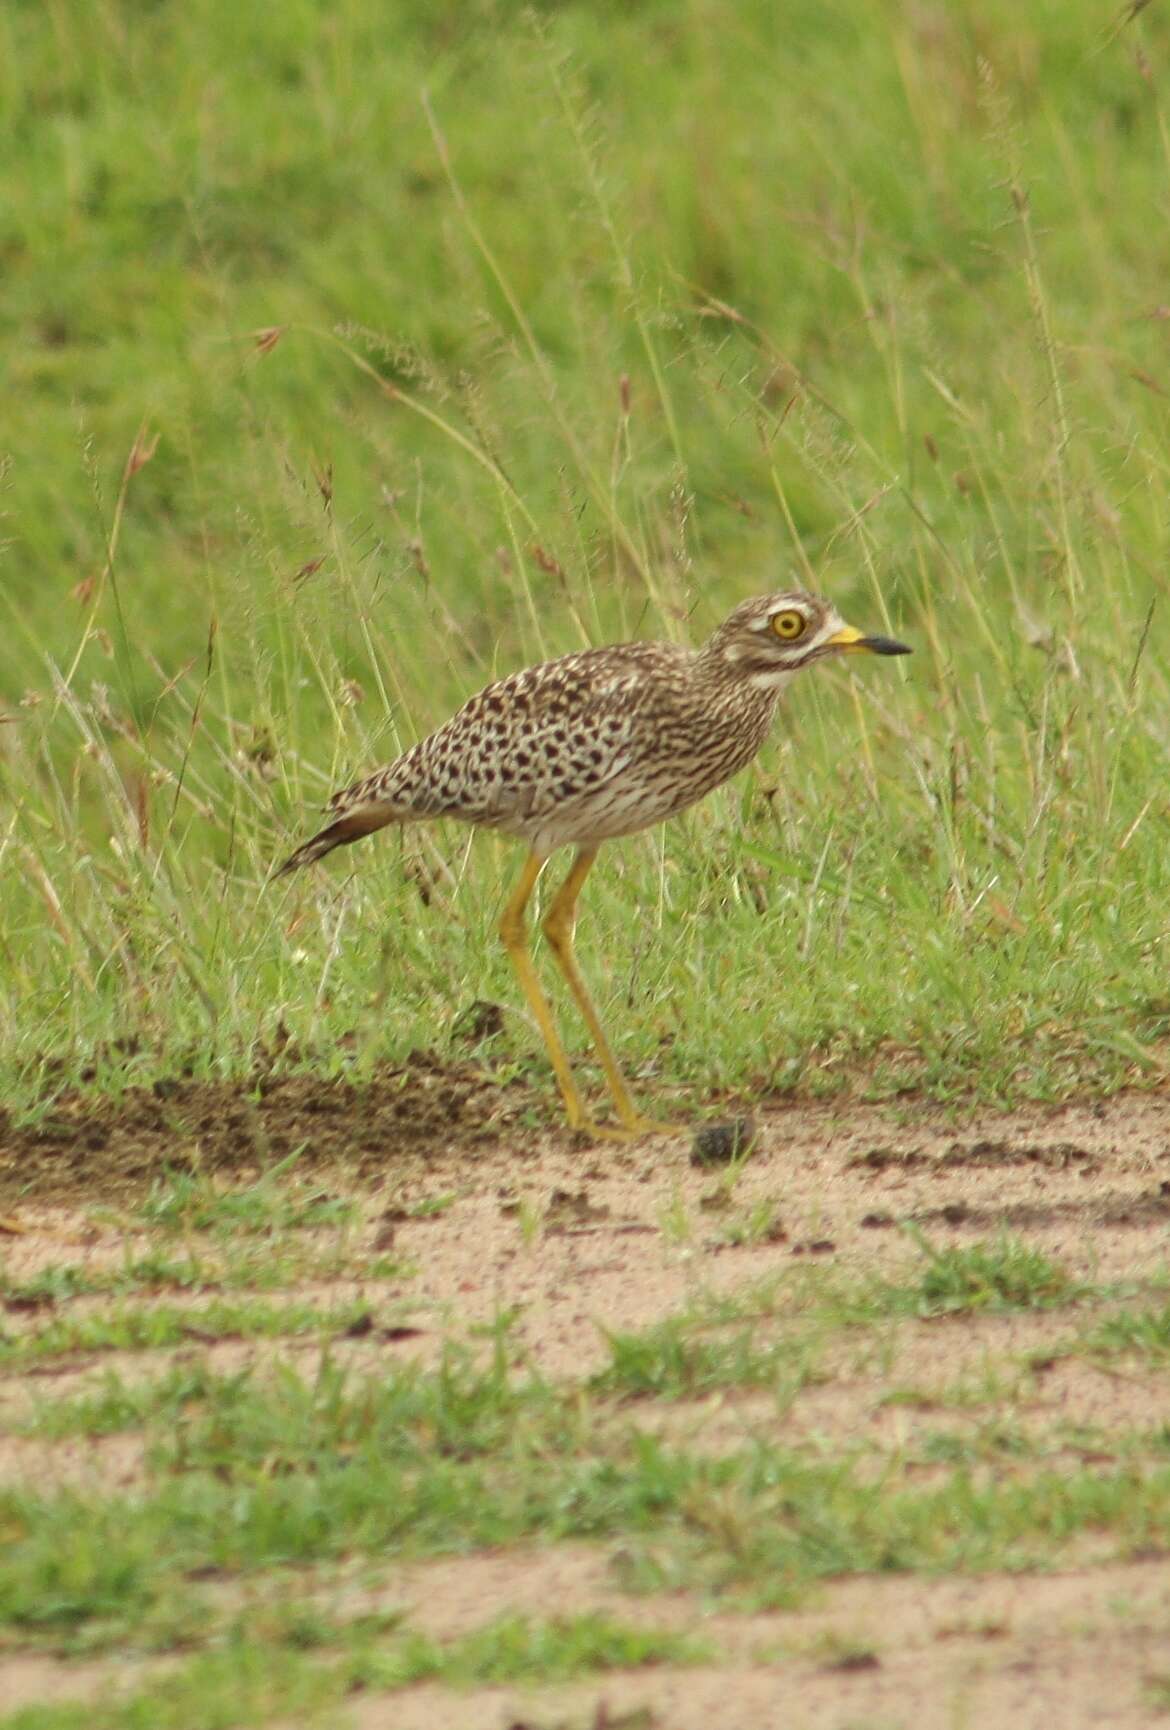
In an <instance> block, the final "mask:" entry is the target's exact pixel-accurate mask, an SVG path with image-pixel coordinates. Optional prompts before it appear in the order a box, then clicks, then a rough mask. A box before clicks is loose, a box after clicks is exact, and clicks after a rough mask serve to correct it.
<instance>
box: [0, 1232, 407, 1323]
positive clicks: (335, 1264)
mask: <svg viewBox="0 0 1170 1730" xmlns="http://www.w3.org/2000/svg"><path fill="white" fill-rule="evenodd" d="M406 1272H407V1269H406V1266H405V1264H404V1263H402V1262H400V1261H394V1260H393V1259H392V1258H391V1257H389V1256H385V1255H368V1256H362V1255H361V1254H359V1253H357V1252H356V1251H354V1250H352V1249H350V1248H348V1247H347V1246H346V1245H345V1244H344V1243H339V1244H336V1245H332V1246H329V1247H325V1248H321V1247H318V1246H314V1247H311V1248H305V1247H303V1246H301V1245H299V1244H297V1243H296V1242H295V1241H294V1242H293V1243H291V1244H288V1243H283V1244H281V1245H280V1246H279V1248H274V1246H273V1245H272V1243H271V1242H266V1243H264V1244H263V1245H262V1246H261V1245H253V1244H247V1243H246V1244H244V1245H243V1246H240V1245H239V1244H238V1243H234V1242H233V1243H230V1244H227V1245H223V1244H219V1245H216V1246H215V1247H214V1248H213V1249H211V1250H210V1251H208V1250H185V1251H184V1252H183V1253H181V1254H178V1255H174V1254H165V1253H158V1252H154V1251H152V1252H149V1253H147V1254H144V1255H129V1256H127V1257H126V1260H125V1261H124V1262H123V1263H121V1264H120V1265H119V1266H116V1267H107V1268H90V1267H79V1266H78V1265H77V1264H76V1263H75V1262H62V1263H59V1264H57V1265H55V1266H49V1267H45V1268H42V1269H41V1270H40V1271H39V1272H38V1273H35V1274H32V1275H30V1276H29V1277H28V1278H25V1279H20V1278H17V1277H14V1276H13V1275H11V1274H9V1273H8V1272H7V1271H6V1269H5V1268H4V1266H3V1263H2V1262H0V1300H2V1301H3V1303H4V1304H5V1306H6V1307H7V1308H8V1309H10V1310H15V1311H20V1310H40V1309H49V1308H52V1307H54V1306H55V1305H59V1304H62V1303H67V1302H69V1301H70V1300H71V1299H73V1298H78V1297H96V1296H104V1295H107V1294H110V1293H113V1294H117V1295H121V1296H129V1295H131V1294H132V1293H136V1292H157V1291H165V1290H168V1289H171V1290H176V1291H201V1292H206V1291H221V1290H225V1291H275V1290H280V1289H281V1288H282V1287H285V1286H290V1285H292V1284H293V1283H294V1282H296V1281H298V1280H325V1279H341V1278H348V1279H362V1280H390V1279H401V1278H403V1277H404V1275H405V1274H406Z"/></svg>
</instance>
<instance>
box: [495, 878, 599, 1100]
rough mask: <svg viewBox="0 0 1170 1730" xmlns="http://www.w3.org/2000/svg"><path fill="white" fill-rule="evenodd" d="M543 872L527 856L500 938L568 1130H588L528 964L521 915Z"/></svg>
mask: <svg viewBox="0 0 1170 1730" xmlns="http://www.w3.org/2000/svg"><path fill="white" fill-rule="evenodd" d="M543 869H544V860H543V859H540V858H538V857H537V855H536V854H535V853H530V854H529V855H528V857H527V859H526V860H525V861H524V869H523V871H521V873H520V881H519V882H518V883H517V885H516V887H515V889H514V890H513V891H512V894H511V896H510V898H509V900H508V905H507V906H506V907H505V908H504V915H503V918H502V919H501V920H500V939H501V941H502V943H503V945H504V948H505V949H506V950H507V951H508V959H509V960H510V961H511V963H512V966H513V967H514V968H515V969H516V977H517V978H518V979H519V981H520V988H521V990H522V991H523V993H524V995H525V997H526V998H527V999H528V1007H529V1008H530V1009H531V1011H532V1013H533V1015H535V1017H536V1024H537V1026H538V1027H539V1028H540V1031H541V1033H542V1034H543V1035H544V1043H545V1045H546V1046H547V1047H548V1054H549V1057H550V1059H551V1060H552V1066H553V1072H554V1074H555V1075H556V1078H557V1084H558V1086H559V1087H560V1090H561V1098H562V1099H563V1100H564V1102H565V1112H566V1114H567V1116H568V1119H569V1126H570V1128H572V1129H591V1128H592V1125H591V1124H590V1123H589V1120H588V1118H587V1117H586V1115H585V1107H584V1106H583V1105H582V1103H581V1095H580V1094H579V1093H578V1091H577V1083H576V1082H575V1081H574V1080H573V1072H572V1070H571V1069H570V1068H569V1060H568V1058H567V1057H566V1056H565V1048H564V1046H563V1045H562V1044H561V1039H560V1035H559V1033H558V1032H557V1029H556V1023H555V1022H554V1021H553V1017H552V1010H551V1009H550V1008H549V1006H548V999H547V998H546V997H545V995H544V992H543V991H542V990H541V988H540V980H539V979H538V978H537V976H536V969H535V967H534V966H533V965H532V957H531V955H530V954H529V953H528V928H527V925H526V924H525V920H524V914H525V910H526V909H527V906H528V901H529V897H530V896H531V894H532V891H533V889H534V888H535V887H536V879H537V878H538V877H539V876H540V873H541V871H542V870H543Z"/></svg>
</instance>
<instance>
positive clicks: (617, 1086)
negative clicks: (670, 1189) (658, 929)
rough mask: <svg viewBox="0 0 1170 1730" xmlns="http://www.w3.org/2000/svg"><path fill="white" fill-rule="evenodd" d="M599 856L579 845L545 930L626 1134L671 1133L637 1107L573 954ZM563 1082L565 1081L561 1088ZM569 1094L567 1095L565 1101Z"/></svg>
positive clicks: (549, 912) (669, 1126) (665, 1125)
mask: <svg viewBox="0 0 1170 1730" xmlns="http://www.w3.org/2000/svg"><path fill="white" fill-rule="evenodd" d="M596 857H597V849H596V847H582V848H581V849H580V851H579V852H578V854H577V857H576V858H575V859H574V861H573V863H572V866H571V868H570V870H569V874H568V876H567V877H566V878H565V881H564V882H563V883H562V884H561V886H560V888H559V889H558V890H557V893H556V895H555V896H554V898H553V904H552V906H551V907H550V908H549V910H548V914H547V915H546V917H545V921H544V934H545V936H546V937H547V938H548V941H549V945H550V947H551V949H552V952H553V954H554V955H555V956H556V958H557V961H558V962H559V963H560V968H561V972H562V973H563V974H564V976H565V978H566V979H567V980H568V984H569V990H570V991H571V992H572V993H573V996H574V998H575V999H576V1002H577V1007H578V1009H579V1010H580V1011H581V1014H582V1015H583V1016H584V1018H585V1025H586V1027H588V1029H589V1032H590V1036H591V1037H592V1040H593V1043H594V1045H595V1046H596V1047H597V1055H598V1057H600V1059H601V1067H602V1069H603V1070H604V1071H605V1079H606V1082H607V1083H608V1086H609V1091H610V1096H611V1097H612V1099H613V1103H614V1107H615V1109H616V1111H617V1114H618V1117H619V1118H620V1120H621V1123H622V1125H623V1128H624V1129H625V1131H626V1134H627V1135H630V1136H634V1135H646V1134H654V1133H658V1134H665V1133H669V1132H670V1130H671V1128H672V1127H673V1126H672V1125H671V1124H668V1123H655V1122H654V1121H653V1120H652V1119H651V1118H648V1117H643V1116H642V1115H641V1113H640V1112H638V1111H637V1110H636V1108H635V1106H634V1102H633V1100H632V1099H631V1098H630V1090H629V1088H628V1087H627V1086H626V1078H625V1076H624V1075H623V1074H622V1072H621V1070H620V1069H619V1068H618V1063H617V1059H616V1058H615V1056H614V1054H613V1052H612V1051H611V1050H610V1047H609V1041H608V1039H607V1038H606V1037H605V1031H604V1029H603V1028H602V1025H601V1018H600V1016H599V1015H598V1013H597V1010H596V1009H595V1007H594V1004H593V999H592V998H591V997H590V995H589V992H588V989H587V988H586V985H585V981H584V980H583V979H582V977H581V973H580V969H579V968H578V966H577V958H576V956H575V955H574V954H573V929H574V927H575V925H576V923H577V897H578V895H579V894H580V893H581V885H582V884H583V883H584V881H585V879H586V877H588V875H589V872H590V869H591V868H592V865H593V861H594V860H595V859H596ZM538 869H539V867H538ZM533 881H535V878H534V879H533ZM546 1037H547V1036H546ZM550 1049H551V1048H550ZM562 1056H563V1053H562ZM563 1086H564V1084H563V1083H562V1091H563ZM567 1097H568V1096H567V1095H566V1101H567ZM611 1133H612V1131H611Z"/></svg>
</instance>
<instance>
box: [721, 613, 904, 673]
mask: <svg viewBox="0 0 1170 1730" xmlns="http://www.w3.org/2000/svg"><path fill="white" fill-rule="evenodd" d="M705 652H706V653H707V654H708V655H710V656H712V657H714V658H715V659H716V660H718V661H721V662H722V663H723V664H724V665H725V666H726V667H727V668H728V669H729V670H731V671H733V672H734V673H735V674H736V676H737V677H738V678H740V679H744V680H747V681H749V682H750V683H751V684H753V685H757V686H759V687H760V688H762V689H768V688H769V687H772V686H779V685H781V684H782V683H783V682H784V680H785V679H786V678H787V677H788V675H789V674H791V673H795V672H797V671H798V670H799V669H800V668H801V667H807V666H809V665H810V664H811V663H812V662H813V661H822V660H825V659H826V658H827V657H828V656H830V655H851V654H860V653H863V652H864V653H868V654H871V655H908V654H910V652H911V651H910V649H909V647H908V646H907V644H905V643H898V642H895V641H894V639H893V638H892V637H874V636H866V635H865V634H864V632H862V631H859V630H857V629H855V627H854V626H853V625H847V624H846V623H845V621H844V619H843V618H842V617H841V615H840V613H838V611H837V609H836V608H835V607H834V606H833V605H832V604H831V603H830V602H829V601H825V600H822V599H821V598H820V596H819V595H810V594H808V593H806V592H805V591H804V590H803V589H793V590H790V591H788V592H787V593H784V594H776V595H758V596H756V597H755V598H754V599H753V600H750V601H743V602H741V604H740V605H739V606H738V607H736V609H735V611H734V612H733V613H732V614H731V615H730V617H729V618H727V619H725V620H724V622H723V624H722V625H720V627H719V629H718V630H717V631H716V632H715V635H714V636H713V637H712V638H711V640H710V642H709V643H708V644H707V648H706V651H705Z"/></svg>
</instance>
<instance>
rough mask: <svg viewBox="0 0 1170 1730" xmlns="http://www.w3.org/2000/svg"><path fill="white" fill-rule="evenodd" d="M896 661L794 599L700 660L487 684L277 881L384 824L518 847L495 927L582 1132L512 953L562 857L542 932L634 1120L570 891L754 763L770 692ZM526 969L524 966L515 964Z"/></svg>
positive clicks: (602, 666) (598, 661)
mask: <svg viewBox="0 0 1170 1730" xmlns="http://www.w3.org/2000/svg"><path fill="white" fill-rule="evenodd" d="M858 649H867V650H870V651H872V652H874V653H877V654H885V655H897V654H905V653H908V651H907V650H906V648H905V646H904V645H903V644H901V643H895V642H893V641H891V640H890V639H888V638H885V637H864V636H862V634H861V632H860V631H855V630H853V629H852V628H851V627H849V626H847V625H845V624H844V623H843V622H842V620H841V619H840V618H839V616H838V615H837V613H836V612H835V611H834V609H833V608H832V607H831V606H830V605H829V603H828V602H826V601H822V600H820V599H818V598H817V597H816V596H815V595H810V594H806V593H804V592H803V591H794V592H790V593H784V594H772V595H764V596H759V597H757V598H755V599H753V600H750V601H745V602H743V603H742V604H741V605H740V606H738V607H737V608H736V609H735V611H734V612H733V613H732V614H731V615H730V617H729V618H728V619H726V620H725V622H724V623H723V624H722V625H721V626H720V627H719V629H718V630H717V631H716V632H715V633H714V635H713V636H712V637H711V638H709V640H708V641H707V642H706V643H705V644H703V646H702V647H701V648H699V649H697V650H691V649H685V648H681V647H679V646H677V645H676V644H673V643H618V644H615V645H613V646H612V647H610V648H604V649H586V650H584V651H582V652H581V653H579V654H574V655H565V656H562V657H561V659H559V660H556V661H546V662H544V663H542V664H541V665H540V666H536V667H526V668H524V669H523V671H521V672H518V673H512V674H510V675H509V676H508V677H507V678H504V679H500V680H497V681H496V683H494V684H491V685H488V686H487V687H486V688H485V689H484V690H482V691H480V692H478V693H477V694H476V695H475V696H474V697H471V698H470V699H469V700H468V701H467V702H466V703H465V704H464V705H463V707H462V708H461V709H460V710H458V712H457V713H456V714H455V715H453V716H452V717H451V719H450V720H449V721H447V722H446V723H445V724H444V725H443V726H442V727H440V728H438V730H437V731H436V732H434V733H432V734H430V736H429V737H428V738H425V739H422V740H420V741H419V743H418V744H417V745H414V746H412V747H411V749H410V750H408V751H406V752H404V753H403V754H402V756H400V757H398V758H396V759H395V761H394V762H392V763H389V764H387V765H386V767H385V768H382V769H379V770H377V772H376V773H375V774H373V775H370V776H368V777H367V778H366V779H365V780H362V781H358V782H357V783H355V785H353V786H352V787H347V788H346V789H344V790H343V791H342V792H340V793H337V794H335V795H334V797H333V798H332V799H331V801H330V804H329V810H330V812H331V813H332V817H331V821H330V822H329V823H328V824H327V826H326V827H325V828H324V829H322V830H321V831H320V833H319V834H317V835H315V836H314V837H313V839H312V840H310V841H308V842H306V843H305V845H304V846H302V847H299V848H298V849H297V851H296V852H295V853H294V854H293V855H292V856H291V858H290V859H288V860H287V861H286V862H285V864H284V865H282V866H281V868H280V871H279V872H278V873H277V875H282V874H283V873H284V872H286V871H293V870H296V869H297V867H299V866H301V865H307V864H309V863H311V862H312V861H313V860H315V859H320V858H322V857H323V856H324V855H325V854H326V853H329V852H331V851H332V850H333V848H335V847H339V846H343V845H345V844H346V843H348V842H351V841H356V840H358V839H359V838H360V837H361V836H363V835H368V834H370V833H371V832H372V831H373V830H375V829H381V828H384V827H385V826H386V825H387V824H390V823H406V822H413V821H417V820H419V819H426V818H433V817H455V818H458V819H460V820H462V821H464V822H467V823H474V824H479V825H481V826H483V827H486V828H492V829H499V830H502V831H504V833H506V834H509V835H515V836H517V837H518V838H520V839H522V840H524V841H525V842H527V844H528V848H529V862H528V865H527V866H526V868H525V872H524V874H523V875H522V878H521V882H520V884H519V886H518V889H517V892H516V894H515V896H514V897H513V899H512V901H511V902H510V903H509V906H508V910H507V911H506V913H505V916H504V924H503V926H502V928H501V930H502V935H503V937H504V941H505V943H506V944H507V946H508V949H509V952H510V954H511V956H512V959H513V962H514V963H515V965H516V967H517V970H518V972H519V974H520V979H521V984H522V985H523V987H524V990H525V994H526V996H527V997H528V1000H529V1003H530V1004H531V1006H532V1008H533V1011H534V1013H535V1014H536V1017H537V1020H538V1022H539V1024H540V1027H541V1030H542V1032H543V1033H544V1036H545V1040H546V1043H547V1044H548V1046H549V1051H550V1055H551V1057H552V1060H553V1066H554V1069H555V1070H556V1073H557V1077H558V1080H559V1081H560V1084H561V1090H562V1093H563V1094H564V1096H565V1103H566V1106H567V1108H568V1113H569V1118H570V1121H571V1122H572V1123H574V1124H575V1125H577V1126H579V1127H591V1128H596V1126H592V1125H587V1123H586V1119H585V1116H584V1111H583V1108H582V1105H581V1100H580V1096H579V1094H578V1093H577V1089H576V1085H575V1083H574V1082H573V1081H572V1077H571V1075H570V1073H569V1068H568V1061H567V1059H566V1058H565V1055H564V1051H563V1049H562V1047H561V1045H560V1041H559V1038H558V1036H557V1035H556V1032H555V1029H554V1027H553V1025H552V1017H551V1011H549V1009H548V1005H547V1002H546V1001H545V999H544V996H543V993H542V992H541V990H540V987H539V985H538V983H537V982H536V978H535V973H534V972H533V970H532V964H531V960H530V958H529V957H528V954H527V949H526V947H525V945H524V924H523V917H524V909H525V906H526V904H527V900H528V896H529V895H530V893H531V890H532V887H533V884H534V883H535V881H536V877H537V875H538V874H539V871H540V868H541V866H542V865H543V863H544V861H545V860H546V859H547V858H548V856H549V854H550V853H552V852H554V851H555V850H556V849H557V848H558V847H563V846H566V845H575V846H576V847H577V848H578V849H579V853H578V857H577V860H576V862H575V864H574V866H573V869H572V871H571V872H570V873H569V876H568V878H567V879H566V882H565V885H564V886H563V888H562V890H561V892H560V894H559V895H558V896H557V898H556V899H555V900H554V903H553V907H552V909H551V911H550V914H549V917H548V919H547V920H546V924H545V930H546V933H547V935H548V936H549V938H550V941H551V942H552V946H553V949H554V952H555V953H556V954H557V957H558V960H559V961H560V963H561V966H562V968H563V970H564V971H565V974H566V977H567V979H568V982H569V985H570V988H571V989H572V991H573V994H574V996H575V997H576V999H577V1002H578V1004H579V1006H580V1007H581V1010H582V1013H583V1014H584V1015H585V1019H586V1022H587V1023H588V1025H589V1028H590V1031H591V1032H592V1034H593V1036H594V1041H595V1043H596V1044H597V1046H598V1050H599V1055H600V1056H601V1059H602V1064H603V1067H604V1068H605V1071H606V1077H607V1080H608V1082H609V1085H610V1091H611V1093H612V1095H613V1098H614V1102H615V1104H616V1106H617V1108H618V1114H619V1116H620V1117H621V1118H622V1120H623V1123H625V1124H626V1126H627V1127H628V1128H631V1129H634V1128H637V1127H638V1126H639V1125H640V1123H641V1120H640V1119H638V1117H637V1114H636V1113H635V1112H634V1110H633V1107H632V1105H631V1103H630V1100H629V1095H628V1093H627V1091H626V1089H625V1084H624V1082H623V1081H622V1079H621V1075H620V1071H619V1070H618V1069H617V1065H616V1063H615V1062H614V1060H613V1058H612V1056H611V1054H610V1053H609V1049H608V1046H607V1044H606V1043H605V1040H604V1035H603V1034H602V1033H601V1029H600V1024H599V1023H598V1022H597V1017H596V1012H595V1010H594V1009H593V1006H592V1004H591V1002H590V1001H589V998H588V994H587V993H586V991H585V987H584V983H583V982H582V981H581V978H580V975H579V974H578V972H577V970H576V963H575V960H574V959H573V955H572V925H573V919H574V916H575V903H576V896H577V892H578V891H579V889H580V886H581V883H582V882H583V881H584V878H585V876H586V874H587V873H588V870H589V867H590V865H591V864H592V861H593V856H594V853H595V852H596V849H597V847H598V845H599V843H600V842H602V841H606V840H611V839H613V838H615V837H617V836H620V835H631V834H634V833H635V832H636V831H638V830H640V829H645V828H648V827H650V825H651V824H654V823H660V822H662V821H663V820H664V819H665V818H667V817H672V816H674V815H675V814H676V813H677V812H679V811H682V810H685V809H686V807H687V806H688V805H691V804H693V803H694V802H695V800H697V799H701V798H702V797H703V795H704V794H705V793H709V792H710V791H711V789H712V788H713V787H717V786H718V785H719V784H720V782H722V781H725V780H727V779H728V777H729V776H731V775H734V774H735V773H736V771H737V770H738V769H741V768H743V766H744V765H745V764H746V763H748V762H750V761H751V759H752V758H753V757H754V756H755V755H756V752H757V751H758V750H759V748H760V746H761V744H762V743H763V740H764V737H765V735H766V734H767V731H768V728H769V726H770V724H771V721H772V717H773V714H774V712H775V708H776V703H777V700H778V698H779V696H780V693H781V690H782V689H783V687H784V685H785V684H786V683H787V681H788V680H789V679H790V678H792V677H793V675H794V674H795V673H796V672H798V671H799V670H800V669H801V668H802V667H805V666H808V665H809V664H810V663H811V662H813V661H816V660H820V659H822V658H824V657H825V656H827V655H831V654H837V653H841V652H844V651H849V650H858ZM521 955H522V957H523V958H522V959H521Z"/></svg>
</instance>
